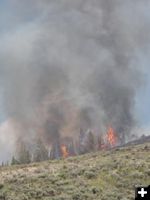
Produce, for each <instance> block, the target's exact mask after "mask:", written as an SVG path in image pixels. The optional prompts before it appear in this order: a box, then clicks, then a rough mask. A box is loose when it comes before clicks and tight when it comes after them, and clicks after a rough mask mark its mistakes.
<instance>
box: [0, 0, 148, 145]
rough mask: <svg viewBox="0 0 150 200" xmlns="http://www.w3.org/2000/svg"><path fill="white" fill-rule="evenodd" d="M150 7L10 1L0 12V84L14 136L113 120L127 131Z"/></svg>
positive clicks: (99, 1)
mask: <svg viewBox="0 0 150 200" xmlns="http://www.w3.org/2000/svg"><path fill="white" fill-rule="evenodd" d="M149 8H150V3H149V2H148V1H146V0H143V1H141V0H136V1H135V0H126V1H124V0H113V1H112V0H92V1H91V0H86V1H83V0H76V1H70V0H61V1H58V0H51V1H46V0H43V1H37V0H36V1H34V0H30V1H29V0H27V1H20V0H14V1H11V2H10V3H9V6H8V8H7V9H8V11H9V12H8V13H9V15H8V14H6V13H2V17H3V20H4V21H5V24H4V23H3V24H2V27H3V31H2V32H1V33H0V87H1V88H2V91H3V92H2V97H3V106H4V108H5V111H4V113H5V116H6V118H10V119H13V121H14V122H15V123H18V124H19V126H17V129H18V130H16V136H17V137H18V136H19V137H20V136H21V137H22V138H24V139H25V140H27V141H28V142H29V141H30V139H31V137H32V136H34V135H41V136H42V137H43V138H44V140H45V141H46V142H47V143H52V142H53V141H56V140H59V139H58V138H59V137H60V136H61V135H68V134H69V135H75V134H77V132H78V131H79V130H80V128H83V129H85V130H87V129H88V128H91V129H96V130H97V131H98V132H103V131H104V130H105V129H106V128H107V127H108V126H113V127H114V129H115V130H116V131H117V133H118V134H127V135H129V134H130V130H131V129H132V128H133V127H134V125H135V122H136V116H135V112H134V105H135V96H136V93H137V90H138V88H139V86H140V85H141V79H142V78H141V72H140V66H139V63H138V62H137V60H138V57H139V56H141V54H142V53H143V52H144V51H146V49H147V47H148V46H147V44H148V41H149V39H150V38H149V36H150V34H149V33H150V30H149V27H150V20H149V18H150V16H149ZM9 9H10V10H9ZM0 22H1V21H0ZM16 136H15V137H16Z"/></svg>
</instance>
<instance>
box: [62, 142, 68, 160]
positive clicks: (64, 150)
mask: <svg viewBox="0 0 150 200" xmlns="http://www.w3.org/2000/svg"><path fill="white" fill-rule="evenodd" d="M61 152H62V156H63V158H67V157H68V156H69V152H68V150H67V147H66V146H65V145H62V146H61Z"/></svg>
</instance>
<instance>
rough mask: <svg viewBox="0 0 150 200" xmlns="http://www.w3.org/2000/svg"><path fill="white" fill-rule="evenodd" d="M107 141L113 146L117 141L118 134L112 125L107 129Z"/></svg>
mask: <svg viewBox="0 0 150 200" xmlns="http://www.w3.org/2000/svg"><path fill="white" fill-rule="evenodd" d="M107 141H108V143H109V144H110V145H111V146H115V145H116V143H117V136H116V133H115V131H114V129H113V128H112V127H110V128H109V129H108V131H107Z"/></svg>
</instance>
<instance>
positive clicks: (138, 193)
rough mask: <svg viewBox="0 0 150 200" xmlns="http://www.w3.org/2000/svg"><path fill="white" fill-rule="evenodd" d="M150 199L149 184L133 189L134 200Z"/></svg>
mask: <svg viewBox="0 0 150 200" xmlns="http://www.w3.org/2000/svg"><path fill="white" fill-rule="evenodd" d="M140 199H142V200H150V185H149V186H148V187H137V188H136V189H135V200H140Z"/></svg>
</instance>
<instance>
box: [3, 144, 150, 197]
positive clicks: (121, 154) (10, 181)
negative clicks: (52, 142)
mask: <svg viewBox="0 0 150 200" xmlns="http://www.w3.org/2000/svg"><path fill="white" fill-rule="evenodd" d="M148 184H150V143H147V144H143V145H138V146H130V147H126V148H121V149H116V150H111V151H104V152H97V153H92V154H87V155H83V156H78V157H74V158H68V159H66V160H58V161H48V162H43V163H37V164H31V165H28V166H13V167H4V168H0V200H1V199H5V200H28V199H31V200H33V199H39V200H43V199H44V200H119V199H121V200H130V199H131V200H132V199H134V186H135V185H148ZM126 194H127V195H126Z"/></svg>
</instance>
